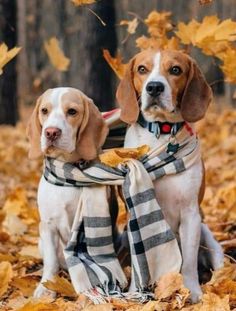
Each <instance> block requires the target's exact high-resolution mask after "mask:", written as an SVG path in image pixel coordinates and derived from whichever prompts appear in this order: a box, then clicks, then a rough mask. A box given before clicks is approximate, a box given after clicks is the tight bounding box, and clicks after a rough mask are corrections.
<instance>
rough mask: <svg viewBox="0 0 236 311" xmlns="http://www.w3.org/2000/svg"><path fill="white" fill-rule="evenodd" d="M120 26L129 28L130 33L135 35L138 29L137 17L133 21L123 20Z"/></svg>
mask: <svg viewBox="0 0 236 311" xmlns="http://www.w3.org/2000/svg"><path fill="white" fill-rule="evenodd" d="M120 25H121V26H123V25H125V26H128V27H127V31H128V33H130V34H134V33H135V31H136V29H137V27H138V19H137V17H135V18H134V19H133V20H132V21H127V20H122V21H121V22H120Z"/></svg>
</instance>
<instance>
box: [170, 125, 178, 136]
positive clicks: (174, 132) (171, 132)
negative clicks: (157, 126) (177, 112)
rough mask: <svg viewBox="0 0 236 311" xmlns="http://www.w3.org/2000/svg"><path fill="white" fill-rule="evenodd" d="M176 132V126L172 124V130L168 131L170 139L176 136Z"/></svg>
mask: <svg viewBox="0 0 236 311" xmlns="http://www.w3.org/2000/svg"><path fill="white" fill-rule="evenodd" d="M177 132H178V124H177V123H175V124H173V126H172V129H171V131H170V135H171V137H174V136H175V135H176V134H177Z"/></svg>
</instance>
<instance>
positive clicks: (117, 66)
mask: <svg viewBox="0 0 236 311" xmlns="http://www.w3.org/2000/svg"><path fill="white" fill-rule="evenodd" d="M103 57H104V58H105V60H106V61H107V63H108V64H109V66H110V67H111V68H112V70H113V71H114V72H115V74H116V75H117V77H118V78H119V79H122V78H123V77H124V75H125V70H126V66H127V65H126V64H123V63H122V58H121V56H120V55H117V56H116V57H112V56H111V54H110V52H109V51H108V50H103Z"/></svg>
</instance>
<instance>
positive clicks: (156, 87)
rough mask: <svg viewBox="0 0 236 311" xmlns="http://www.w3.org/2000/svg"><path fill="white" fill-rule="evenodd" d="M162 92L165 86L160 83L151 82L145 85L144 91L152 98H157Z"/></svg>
mask: <svg viewBox="0 0 236 311" xmlns="http://www.w3.org/2000/svg"><path fill="white" fill-rule="evenodd" d="M164 90H165V85H164V84H163V83H162V82H160V81H151V82H148V84H147V85H146V91H147V93H148V94H149V95H150V96H152V97H157V96H159V95H160V94H161V93H162V92H164Z"/></svg>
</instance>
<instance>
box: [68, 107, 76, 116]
mask: <svg viewBox="0 0 236 311" xmlns="http://www.w3.org/2000/svg"><path fill="white" fill-rule="evenodd" d="M76 113H77V110H75V109H73V108H70V109H68V110H67V114H68V115H70V116H74V115H76Z"/></svg>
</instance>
